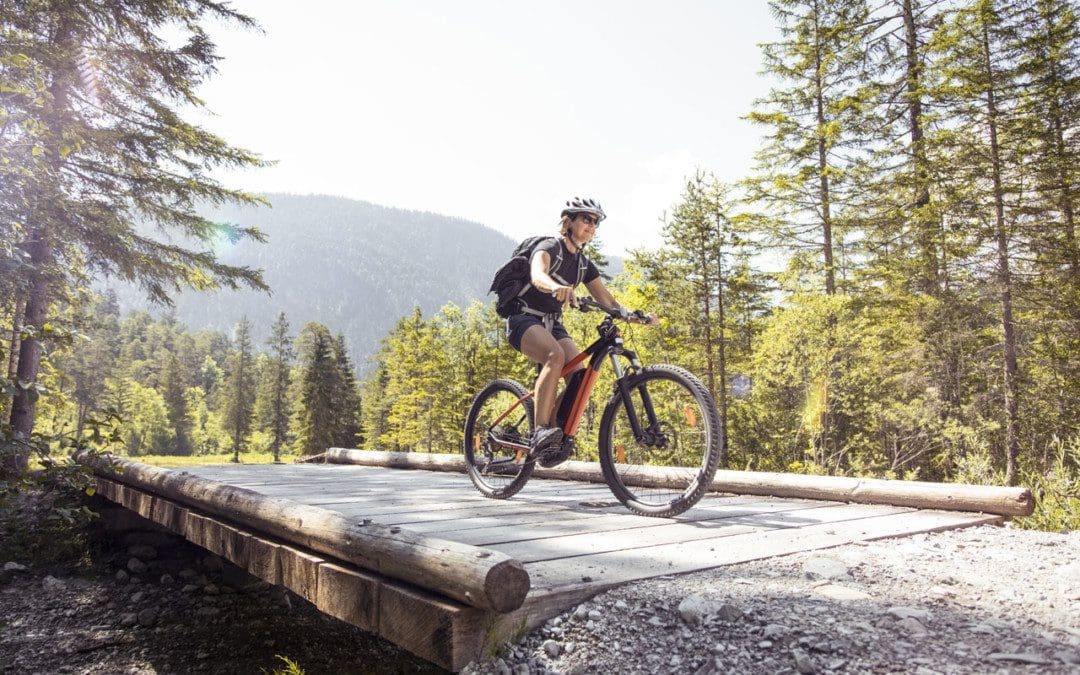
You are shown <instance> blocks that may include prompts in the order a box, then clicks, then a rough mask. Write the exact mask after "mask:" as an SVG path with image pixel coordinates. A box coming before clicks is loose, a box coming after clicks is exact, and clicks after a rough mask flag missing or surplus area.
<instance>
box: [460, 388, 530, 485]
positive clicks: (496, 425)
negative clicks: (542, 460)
mask: <svg viewBox="0 0 1080 675" xmlns="http://www.w3.org/2000/svg"><path fill="white" fill-rule="evenodd" d="M527 394H528V392H527V391H526V390H525V387H523V386H521V384H519V383H517V382H515V381H513V380H494V381H493V382H492V383H491V384H489V385H488V386H486V387H484V389H483V390H482V391H481V392H480V393H479V394H477V395H476V398H475V399H474V400H473V404H472V407H471V408H469V414H468V416H467V417H466V418H465V467H466V469H467V470H468V472H469V478H470V479H471V480H472V482H473V485H475V486H476V489H477V490H479V491H480V492H481V493H482V494H483V495H484V496H485V497H491V498H492V499H506V498H508V497H512V496H514V495H515V494H517V492H518V490H520V489H521V488H522V487H524V486H525V482H526V481H528V480H529V476H531V475H532V472H533V468H534V464H533V462H532V461H529V460H527V459H526V455H527V454H528V446H529V440H530V439H531V438H532V432H533V402H532V400H531V399H530V400H528V401H522V402H521V403H518V401H519V400H520V399H521V398H523V397H525V396H526V395H527Z"/></svg>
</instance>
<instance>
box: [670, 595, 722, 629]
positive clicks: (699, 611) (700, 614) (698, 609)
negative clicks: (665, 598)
mask: <svg viewBox="0 0 1080 675" xmlns="http://www.w3.org/2000/svg"><path fill="white" fill-rule="evenodd" d="M717 609H719V607H717V605H716V603H715V602H712V601H711V600H706V599H705V598H703V597H701V596H700V595H688V596H686V597H685V598H683V601H682V602H680V603H679V616H681V617H682V620H683V621H685V622H686V623H687V624H689V625H691V626H697V625H698V624H700V623H701V622H702V621H705V619H707V618H708V617H709V615H711V614H714V613H715V612H716V610H717Z"/></svg>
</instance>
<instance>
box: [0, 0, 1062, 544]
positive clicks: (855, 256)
mask: <svg viewBox="0 0 1080 675" xmlns="http://www.w3.org/2000/svg"><path fill="white" fill-rule="evenodd" d="M110 4H111V3H92V4H84V3H78V2H51V3H36V2H24V1H19V2H16V1H12V0H0V30H2V33H0V101H2V106H0V271H2V274H0V333H2V335H0V356H2V361H0V363H2V365H3V370H2V371H0V375H2V376H3V379H2V384H3V395H2V396H0V422H2V439H0V443H2V447H3V460H4V461H3V475H4V477H5V479H12V478H13V477H15V476H18V475H20V474H21V473H24V472H25V471H26V469H27V467H28V466H29V465H30V463H31V462H32V461H33V462H40V461H41V460H42V459H43V458H47V457H50V456H51V457H59V456H64V455H66V454H67V453H69V452H71V451H72V449H74V448H77V447H87V446H90V447H96V448H99V449H104V450H110V451H112V452H119V453H122V454H126V455H130V456H140V455H195V456H197V455H212V454H213V455H217V454H231V455H232V456H233V457H234V458H235V459H237V460H240V461H244V458H245V456H248V455H249V454H250V453H254V452H258V453H269V454H270V455H272V456H273V457H274V458H286V459H288V460H290V461H291V459H292V458H293V457H294V456H296V455H310V454H317V453H319V452H321V451H323V450H325V449H326V448H328V447H363V448H371V449H383V450H396V451H407V452H437V453H458V452H460V446H461V442H462V438H461V434H462V427H463V424H464V418H465V414H466V412H467V410H468V407H469V403H470V401H471V399H472V397H473V396H474V395H475V393H476V392H477V391H479V390H480V389H481V388H482V387H483V385H484V384H485V383H486V382H488V381H489V380H491V379H492V378H494V377H509V378H513V379H517V380H519V381H521V382H523V383H526V385H527V386H528V385H531V382H532V378H533V377H534V376H535V370H534V368H533V367H532V366H530V365H529V364H528V363H526V362H525V359H524V358H523V357H521V356H520V355H519V354H518V353H517V352H515V351H513V350H512V349H511V348H510V347H508V346H507V344H506V338H505V328H504V323H503V321H502V320H501V319H499V318H498V317H497V316H496V315H495V312H494V306H493V305H494V303H493V302H492V301H491V298H490V296H488V297H486V298H477V299H475V300H473V301H472V302H471V303H465V304H464V306H459V305H458V304H455V303H452V302H448V301H447V302H445V303H444V302H443V301H440V300H439V299H437V298H436V299H435V300H436V303H435V304H436V306H437V305H439V304H441V305H442V307H441V309H440V310H438V311H437V312H434V313H428V314H427V315H425V314H424V313H423V312H422V311H421V310H420V309H419V304H420V303H419V302H418V303H417V308H416V309H413V310H411V311H408V308H402V309H403V310H404V311H403V315H402V316H400V317H399V318H397V323H396V325H395V326H394V328H393V330H392V331H390V332H389V334H387V335H385V337H383V339H382V341H381V345H380V347H379V348H378V350H377V351H376V352H375V353H374V354H357V353H353V354H349V353H348V351H349V350H348V348H347V347H346V345H347V337H348V336H345V335H342V334H341V333H335V332H334V331H333V330H331V328H329V327H327V326H326V325H323V324H322V323H318V322H315V321H312V320H311V319H310V317H305V316H297V315H289V316H287V315H286V314H285V313H284V312H281V313H280V314H277V316H276V319H275V320H273V322H272V326H271V329H270V330H269V331H268V332H264V333H263V334H256V333H255V331H254V330H253V328H252V323H251V321H250V319H251V317H244V316H236V317H235V327H234V329H233V330H232V331H231V332H228V333H226V332H222V331H218V330H209V329H203V330H192V329H190V328H188V327H185V326H184V325H183V324H181V323H180V322H179V321H178V320H177V319H176V317H175V315H174V314H170V312H169V311H168V306H169V303H170V299H171V298H172V297H173V296H174V295H175V294H176V293H177V292H178V291H180V290H181V289H196V290H207V291H212V290H214V289H219V288H238V287H246V288H254V289H264V288H265V287H266V282H265V280H264V278H263V276H262V272H261V271H260V270H257V269H254V268H250V267H246V266H243V265H232V264H227V263H225V262H223V261H222V260H220V259H218V258H217V257H215V256H214V254H213V253H209V252H207V250H208V249H207V247H206V246H205V245H204V244H205V242H207V241H208V240H210V239H211V238H214V237H220V236H223V235H224V236H228V237H231V238H235V239H244V238H246V239H249V240H252V241H259V240H261V239H264V237H263V235H262V233H261V232H259V231H258V230H257V229H256V228H248V227H237V226H230V225H224V224H220V223H216V222H213V221H212V220H210V219H207V218H205V217H203V216H201V215H199V214H200V207H201V205H220V204H228V203H240V204H257V203H259V201H260V200H261V199H262V198H261V197H259V196H258V195H253V194H248V193H245V192H242V191H238V190H234V189H231V188H229V187H227V186H225V185H222V184H220V183H218V182H217V181H215V180H214V179H213V178H211V177H210V176H211V175H212V173H211V172H210V171H209V169H211V168H213V167H220V166H250V167H253V168H257V167H259V166H261V165H263V164H265V160H264V159H263V158H262V157H260V156H259V155H258V154H257V153H256V152H253V151H249V150H246V149H242V148H238V147H234V146H232V145H230V143H229V142H228V141H227V140H225V139H222V138H219V137H217V136H215V135H213V134H211V133H209V132H207V131H205V130H204V129H202V128H200V127H198V126H196V125H193V124H191V123H189V122H186V121H185V120H184V119H183V117H182V115H181V114H180V112H179V105H180V103H181V102H193V101H195V100H196V99H197V97H196V95H195V91H196V88H197V86H198V85H199V84H200V83H201V82H202V81H203V80H204V79H205V78H206V77H209V76H210V74H211V73H212V71H213V63H214V59H215V54H214V45H213V44H212V43H210V42H209V40H208V39H207V38H206V35H205V34H204V33H203V32H202V31H201V29H200V21H201V20H203V17H204V15H205V14H207V13H212V14H214V15H215V16H216V17H217V18H220V19H223V20H229V21H231V22H234V23H237V24H239V25H240V26H241V27H243V26H244V25H246V24H249V23H251V22H252V21H253V19H251V18H249V17H246V16H244V15H241V14H237V13H235V12H234V11H233V10H231V9H230V8H229V6H228V5H227V4H225V3H216V2H202V1H200V2H196V1H195V0H176V1H175V2H172V3H168V5H167V8H166V6H161V7H158V6H156V5H155V3H131V4H127V3H125V4H122V5H119V4H118V5H117V8H116V9H115V11H113V10H106V9H104V7H106V6H108V5H110ZM769 6H770V7H771V9H772V15H773V17H774V18H775V21H776V24H777V27H778V29H779V33H778V34H779V39H778V40H777V41H776V42H773V43H770V44H764V45H762V46H761V63H760V65H759V66H758V67H759V68H760V70H761V73H762V75H761V76H762V77H766V78H768V79H769V82H770V83H771V85H770V90H769V92H768V94H767V95H766V96H764V97H762V98H760V99H759V100H757V101H756V102H755V103H754V105H753V108H752V109H751V110H747V111H745V114H746V117H747V119H748V120H750V121H751V122H752V123H753V124H754V125H755V126H756V128H757V129H758V130H759V131H760V132H761V133H762V134H763V139H764V140H763V143H762V145H761V146H760V149H759V152H758V154H757V157H756V160H755V163H754V165H753V166H748V167H746V172H745V175H744V176H743V177H742V178H741V179H740V180H733V181H720V180H718V179H717V178H715V177H714V175H713V173H711V172H710V171H709V168H708V167H687V168H686V174H687V175H686V179H685V183H684V185H683V188H682V191H681V193H680V194H672V195H671V206H670V208H669V209H668V210H667V211H666V212H665V213H663V214H647V217H648V218H653V217H656V218H657V219H658V224H657V227H658V228H660V229H661V230H662V233H663V245H662V246H661V247H658V248H654V249H648V250H635V251H633V252H632V253H631V254H630V255H629V256H628V257H626V259H625V260H624V261H623V266H622V269H621V271H619V272H618V273H617V274H616V275H615V276H614V277H613V278H611V279H610V282H609V286H610V287H611V288H613V290H614V291H615V292H616V295H617V297H618V298H619V299H620V301H621V302H622V303H623V304H624V305H627V306H629V307H631V308H641V309H644V310H647V311H655V312H657V313H658V314H659V315H660V316H661V325H660V327H659V328H656V329H651V328H646V327H641V326H631V327H629V328H627V329H626V330H625V335H626V338H627V343H628V346H629V347H630V348H631V349H634V350H635V351H636V352H637V353H638V355H639V356H640V357H641V359H642V361H643V362H644V363H645V364H650V363H674V364H677V365H681V366H684V367H686V368H688V369H690V370H691V371H692V372H694V373H695V374H697V375H698V376H699V377H700V378H701V379H702V381H704V382H705V383H706V385H707V386H708V387H709V388H710V389H711V391H712V392H713V394H714V396H715V398H716V401H717V404H718V407H719V408H720V410H721V412H722V416H723V418H724V423H725V427H726V433H727V444H728V455H729V467H728V468H732V469H752V470H759V471H780V472H800V473H821V474H836V475H852V476H875V477H888V478H904V479H916V480H927V481H955V482H968V483H977V484H1001V485H1005V484H1008V485H1017V484H1023V485H1026V486H1028V487H1031V488H1032V489H1033V490H1034V491H1035V492H1036V497H1037V499H1038V500H1039V503H1040V507H1039V512H1038V514H1037V517H1036V518H1035V520H1034V521H1033V522H1034V526H1037V527H1045V528H1049V529H1061V528H1063V527H1072V528H1076V527H1080V242H1078V240H1077V238H1078V234H1080V233H1078V226H1077V223H1076V218H1077V216H1078V214H1077V212H1078V211H1080V6H1078V4H1077V3H1076V2H1075V0H955V1H953V0H873V1H871V0H771V2H769ZM166 24H169V25H170V26H173V27H175V26H180V27H182V28H185V29H186V30H187V32H188V34H189V38H190V39H189V41H188V42H187V43H186V45H184V46H182V47H180V48H175V47H171V46H169V45H167V44H165V43H164V42H163V41H162V40H161V38H160V37H158V31H160V29H161V28H162V27H163V26H164V25H166ZM728 67H753V66H751V65H747V64H729V66H728ZM702 86H723V72H722V71H718V72H717V79H716V81H715V82H713V83H703V84H702ZM642 133H647V130H642ZM599 197H601V198H602V195H599ZM403 206H407V205H403ZM619 217H626V214H613V217H612V218H611V219H609V221H608V222H606V223H604V225H605V226H610V227H616V226H615V225H609V223H613V222H615V221H616V220H617V219H618V218H619ZM146 223H152V224H153V225H154V227H146ZM300 225H302V224H299V223H298V226H300ZM598 234H599V236H600V237H601V238H603V239H605V240H607V241H614V240H615V238H616V235H615V233H614V232H606V231H605V228H604V227H601V228H600V230H599V232H598ZM260 245H261V246H264V247H272V246H274V241H273V240H269V241H265V242H264V243H262V244H260ZM506 254H507V256H508V257H509V254H510V251H509V250H507V251H506ZM592 254H593V256H594V259H596V260H597V262H598V263H603V262H604V261H603V256H602V255H601V254H600V252H599V250H598V249H595V248H594V249H593V251H592ZM493 272H494V269H492V270H490V271H485V272H484V274H483V276H484V277H485V278H483V279H480V280H479V282H480V284H482V285H484V286H486V283H487V282H488V280H489V275H490V274H491V273H493ZM104 274H108V275H110V276H111V277H113V278H119V279H125V280H128V281H130V282H131V283H134V284H138V285H139V287H140V288H141V289H142V292H143V293H145V294H146V295H148V296H150V297H151V298H153V299H155V300H156V301H157V302H158V303H159V304H160V306H161V311H157V312H151V313H146V312H128V313H122V312H121V311H120V309H119V306H118V304H117V301H116V298H115V297H112V296H111V295H109V294H108V293H106V292H103V291H102V290H101V287H100V286H99V285H97V284H96V281H95V280H96V279H99V278H101V276H102V275H104ZM455 283H456V281H455ZM270 290H272V289H270ZM582 292H584V291H582ZM207 297H208V298H212V296H207ZM425 300H427V299H425ZM209 301H212V300H208V302H209ZM429 306H430V305H429ZM261 318H262V319H263V324H262V325H265V324H266V323H267V322H268V321H267V319H268V318H269V317H261ZM598 322H599V317H598V315H597V314H589V313H582V312H577V311H573V310H568V311H567V312H566V316H565V323H566V324H567V328H568V329H569V331H570V333H571V335H572V336H573V337H574V338H575V340H576V341H577V342H578V343H579V344H580V345H582V346H584V345H585V344H588V343H589V342H591V341H592V339H593V338H594V337H595V325H596V324H597V323H598ZM358 373H359V374H358ZM360 374H362V375H360ZM605 377H606V378H608V379H604V378H605ZM611 377H612V373H611V372H610V369H609V370H607V371H602V377H601V379H600V380H599V382H598V384H597V387H596V390H595V392H596V394H595V395H594V397H593V402H592V404H591V406H590V408H589V409H588V410H587V411H586V415H585V419H584V421H583V423H582V427H581V431H580V434H581V436H582V437H583V438H582V442H579V443H578V448H579V451H578V452H579V456H578V457H577V459H595V447H596V442H595V434H596V433H597V429H596V427H597V426H598V423H599V413H600V411H602V409H603V405H604V403H605V402H606V397H607V393H608V392H609V391H610V387H611V379H610V378H611ZM590 453H592V455H591V456H590Z"/></svg>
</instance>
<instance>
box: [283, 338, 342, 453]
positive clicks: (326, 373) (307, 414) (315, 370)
mask: <svg viewBox="0 0 1080 675" xmlns="http://www.w3.org/2000/svg"><path fill="white" fill-rule="evenodd" d="M333 342H334V341H333V338H331V337H330V331H329V329H327V327H326V326H324V325H322V324H319V323H314V322H311V323H308V324H306V325H305V326H304V327H303V328H302V329H301V330H300V335H299V337H298V338H297V343H298V345H299V349H298V351H299V353H300V380H299V389H300V400H299V405H298V406H297V407H296V417H295V427H294V428H295V430H296V431H295V435H296V444H297V446H298V447H299V448H300V453H301V454H303V455H315V454H318V453H320V452H324V451H326V450H327V449H328V448H330V447H333V446H334V444H335V441H336V440H337V439H338V437H339V436H340V428H339V422H340V417H339V415H338V411H337V410H336V409H335V407H334V406H335V405H336V404H337V403H338V400H337V399H336V398H335V397H336V395H337V393H338V391H339V390H340V389H339V388H340V383H339V376H338V368H337V363H336V362H335V360H334V353H333V349H334V345H333Z"/></svg>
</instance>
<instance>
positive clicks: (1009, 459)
mask: <svg viewBox="0 0 1080 675" xmlns="http://www.w3.org/2000/svg"><path fill="white" fill-rule="evenodd" d="M982 37H983V59H984V62H983V66H984V67H985V68H986V75H987V87H986V113H987V122H988V123H989V127H990V164H991V173H992V178H993V185H994V237H995V239H996V242H997V282H998V286H999V292H1000V294H1001V329H1002V335H1003V340H1004V344H1003V346H1002V370H1003V385H1004V405H1003V408H1004V410H1003V411H1004V413H1005V482H1006V483H1007V484H1008V485H1016V481H1017V478H1018V468H1017V458H1018V457H1019V456H1020V421H1019V415H1018V413H1017V395H1018V391H1017V389H1018V387H1017V381H1016V370H1017V368H1016V336H1015V334H1014V326H1013V314H1012V275H1011V272H1010V269H1009V240H1008V236H1007V233H1006V231H1005V190H1004V187H1003V186H1002V181H1001V173H1002V170H1001V148H1000V146H999V144H998V128H997V127H998V117H999V114H998V109H997V99H996V96H995V93H994V92H995V82H994V69H993V63H992V61H991V52H990V27H989V25H988V21H987V17H985V16H984V17H983V24H982Z"/></svg>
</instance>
